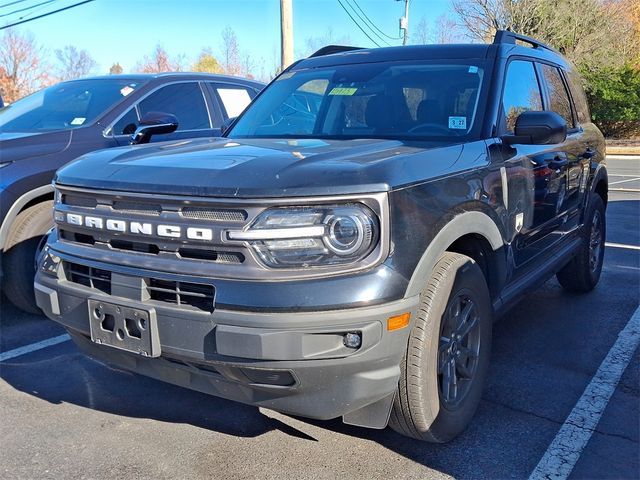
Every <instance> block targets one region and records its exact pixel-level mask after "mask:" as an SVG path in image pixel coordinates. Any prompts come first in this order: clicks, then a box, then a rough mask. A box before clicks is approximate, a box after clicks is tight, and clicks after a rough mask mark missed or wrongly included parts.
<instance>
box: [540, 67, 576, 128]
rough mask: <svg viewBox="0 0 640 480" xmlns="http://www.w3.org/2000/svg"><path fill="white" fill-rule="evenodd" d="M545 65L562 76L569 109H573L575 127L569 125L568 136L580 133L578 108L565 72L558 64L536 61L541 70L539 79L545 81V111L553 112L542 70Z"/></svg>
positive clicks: (572, 115) (561, 79) (572, 116)
mask: <svg viewBox="0 0 640 480" xmlns="http://www.w3.org/2000/svg"><path fill="white" fill-rule="evenodd" d="M543 65H546V66H547V67H551V68H554V69H555V70H556V71H557V72H558V75H560V81H561V82H562V84H563V85H564V91H565V93H566V94H567V98H568V99H569V108H571V118H572V119H573V126H572V127H570V126H569V125H567V135H571V134H573V133H576V132H579V131H580V124H579V122H578V117H577V113H576V108H575V105H574V101H573V97H572V96H571V91H570V90H569V86H568V84H567V80H566V78H565V77H564V72H563V70H562V68H561V67H560V66H559V65H556V64H554V63H551V62H544V61H536V68H537V69H539V70H540V72H539V77H540V78H542V79H543V83H544V87H543V88H544V98H545V101H544V104H545V107H544V108H545V110H546V111H549V112H550V111H552V110H551V97H550V95H549V89H548V87H547V81H546V78H545V76H544V71H543V70H542V66H543ZM556 113H557V112H556Z"/></svg>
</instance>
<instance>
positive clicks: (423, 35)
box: [411, 15, 431, 45]
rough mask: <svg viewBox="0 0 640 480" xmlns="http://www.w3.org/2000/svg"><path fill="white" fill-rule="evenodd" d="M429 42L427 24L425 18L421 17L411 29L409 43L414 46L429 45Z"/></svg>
mask: <svg viewBox="0 0 640 480" xmlns="http://www.w3.org/2000/svg"><path fill="white" fill-rule="evenodd" d="M430 40H431V39H430V37H429V25H428V24H427V18H426V17H425V16H424V15H423V16H422V17H420V21H419V22H418V23H417V24H416V26H415V28H414V29H413V33H412V34H411V43H412V44H414V45H426V44H427V43H431V42H430Z"/></svg>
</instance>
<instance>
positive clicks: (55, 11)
mask: <svg viewBox="0 0 640 480" xmlns="http://www.w3.org/2000/svg"><path fill="white" fill-rule="evenodd" d="M94 1H95V0H84V1H83V2H78V3H74V4H73V5H69V6H68V7H64V8H59V9H57V10H53V11H52V12H47V13H43V14H42V15H38V16H37V17H33V18H28V19H26V20H21V21H19V22H13V23H10V24H8V25H4V26H3V27H0V30H4V29H6V28H10V27H15V26H16V25H21V24H23V23H27V22H32V21H34V20H38V19H39V18H44V17H48V16H49V15H53V14H54V13H59V12H64V11H65V10H69V9H71V8H75V7H79V6H80V5H84V4H85V3H90V2H94Z"/></svg>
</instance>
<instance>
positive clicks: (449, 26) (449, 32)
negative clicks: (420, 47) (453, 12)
mask: <svg viewBox="0 0 640 480" xmlns="http://www.w3.org/2000/svg"><path fill="white" fill-rule="evenodd" d="M432 40H433V43H439V44H444V43H456V42H458V41H460V33H459V29H458V25H457V23H456V21H455V20H454V19H453V18H451V17H449V16H448V15H445V14H442V15H440V16H439V17H438V18H436V25H435V28H434V30H433V35H432Z"/></svg>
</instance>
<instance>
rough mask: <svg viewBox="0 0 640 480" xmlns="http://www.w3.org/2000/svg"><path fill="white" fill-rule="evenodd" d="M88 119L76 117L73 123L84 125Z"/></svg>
mask: <svg viewBox="0 0 640 480" xmlns="http://www.w3.org/2000/svg"><path fill="white" fill-rule="evenodd" d="M86 120H87V119H86V118H85V117H76V118H74V119H73V120H71V125H82V124H83V123H84V122H85V121H86Z"/></svg>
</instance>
